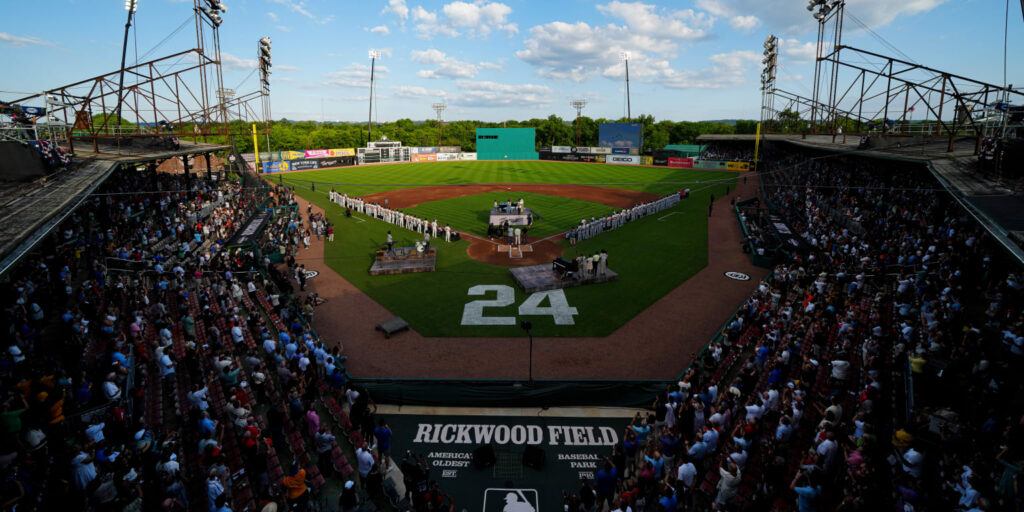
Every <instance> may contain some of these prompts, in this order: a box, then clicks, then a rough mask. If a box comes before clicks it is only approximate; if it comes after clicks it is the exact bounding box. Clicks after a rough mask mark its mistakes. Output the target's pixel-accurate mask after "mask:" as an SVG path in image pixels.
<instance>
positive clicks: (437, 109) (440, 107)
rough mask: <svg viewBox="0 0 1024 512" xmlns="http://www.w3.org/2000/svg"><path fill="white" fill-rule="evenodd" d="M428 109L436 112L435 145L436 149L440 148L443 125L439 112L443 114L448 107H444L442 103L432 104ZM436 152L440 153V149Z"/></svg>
mask: <svg viewBox="0 0 1024 512" xmlns="http://www.w3.org/2000/svg"><path fill="white" fill-rule="evenodd" d="M430 108H432V109H434V111H435V112H437V145H438V147H440V146H441V126H442V125H443V124H444V123H443V122H442V121H441V112H444V109H446V108H448V105H445V104H444V103H434V104H433V105H431V106H430ZM438 151H440V149H438Z"/></svg>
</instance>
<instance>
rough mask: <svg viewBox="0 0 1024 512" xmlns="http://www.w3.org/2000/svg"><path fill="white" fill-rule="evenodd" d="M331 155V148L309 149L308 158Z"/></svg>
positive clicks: (307, 151)
mask: <svg viewBox="0 0 1024 512" xmlns="http://www.w3.org/2000/svg"><path fill="white" fill-rule="evenodd" d="M329 156H331V150H329V149H307V150H306V158H327V157H329Z"/></svg>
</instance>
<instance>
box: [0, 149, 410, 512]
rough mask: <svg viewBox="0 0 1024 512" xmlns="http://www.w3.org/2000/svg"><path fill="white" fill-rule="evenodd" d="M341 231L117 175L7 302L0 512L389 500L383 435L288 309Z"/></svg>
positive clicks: (297, 311)
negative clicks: (330, 491) (324, 497)
mask: <svg viewBox="0 0 1024 512" xmlns="http://www.w3.org/2000/svg"><path fill="white" fill-rule="evenodd" d="M262 212H266V213H267V214H270V213H271V212H273V213H275V214H277V215H275V216H274V218H273V220H272V221H271V222H270V224H269V225H268V227H267V229H264V230H263V231H262V234H261V236H260V238H259V240H258V241H257V242H255V243H253V244H249V245H247V246H242V247H235V246H233V244H232V242H231V241H232V240H233V237H235V235H236V233H237V232H238V231H239V230H241V229H242V228H243V227H244V226H246V225H247V223H249V222H250V221H252V220H253V219H254V218H255V217H257V214H259V213H262ZM329 233H333V231H332V227H331V225H330V223H329V222H328V221H327V219H325V218H323V217H322V215H318V214H314V213H313V212H312V211H311V210H310V211H307V212H306V213H305V214H303V213H302V212H299V211H298V208H297V204H296V203H295V201H294V197H293V196H292V194H291V191H290V190H288V189H287V188H284V187H277V188H269V187H253V186H252V183H249V184H248V186H243V181H242V180H240V179H238V178H234V179H231V180H221V181H212V180H207V179H201V178H193V179H188V180H187V179H186V178H185V177H183V176H181V175H167V174H155V173H148V172H138V171H135V170H134V169H131V170H118V171H116V172H115V173H114V174H113V175H112V176H110V178H109V179H108V180H107V181H106V182H105V183H104V184H103V185H102V186H101V187H100V188H99V189H98V190H97V191H96V193H94V194H93V195H91V196H90V197H89V198H88V199H87V200H86V201H85V203H84V204H83V205H82V206H81V207H80V208H78V209H77V210H76V211H75V212H74V213H73V214H72V215H71V216H70V217H69V218H68V219H67V220H65V221H64V222H63V223H62V224H61V225H60V226H59V227H58V228H57V229H56V230H55V231H54V234H53V236H52V237H51V239H49V240H46V241H45V242H44V243H43V244H41V246H40V247H39V248H37V249H36V250H35V251H34V252H33V253H30V254H28V255H26V257H25V258H23V260H22V262H21V263H20V264H18V265H17V266H16V267H15V268H14V269H12V270H11V271H10V272H9V273H8V274H7V275H8V277H9V280H8V281H7V282H6V283H4V285H3V286H2V292H3V293H2V299H0V300H2V301H3V303H4V311H5V313H6V315H5V323H6V326H7V332H8V333H9V338H8V341H7V343H6V345H5V350H4V351H3V353H2V355H0V386H2V393H3V396H2V405H0V407H2V412H0V418H2V422H0V428H2V429H3V434H4V436H3V438H2V439H0V452H2V453H0V471H2V472H3V477H4V483H3V486H2V487H0V489H2V490H0V503H2V504H3V508H4V509H5V510H6V509H12V508H14V507H17V509H18V510H57V509H70V510H81V509H86V508H91V509H94V510H171V511H183V510H216V511H218V512H224V511H228V510H266V511H271V510H277V509H278V507H284V506H287V507H290V509H292V510H303V509H306V508H307V507H308V506H309V504H310V502H311V500H313V499H315V498H318V497H319V494H318V491H319V490H320V489H322V488H323V487H324V486H325V485H326V483H327V478H334V481H336V482H338V487H339V489H338V493H337V494H338V496H339V503H340V506H341V507H342V508H343V509H344V510H355V509H357V508H358V507H359V505H360V503H361V502H362V501H364V500H369V501H372V502H376V503H379V504H381V505H383V503H384V502H385V500H386V499H388V498H389V497H393V496H392V495H393V494H394V492H390V493H389V492H388V488H387V486H386V485H385V479H384V478H383V475H384V474H386V472H387V471H388V470H389V469H394V468H395V467H397V462H392V461H390V460H386V459H385V457H386V454H387V446H388V445H389V441H390V429H389V428H388V427H387V425H386V423H384V422H383V421H381V422H380V424H378V420H377V418H376V417H375V415H374V406H373V403H372V401H371V400H370V397H369V394H368V393H367V392H365V390H361V389H359V388H357V387H355V386H352V385H350V384H349V383H348V380H347V378H346V373H345V369H344V366H343V364H344V361H345V356H343V355H342V354H341V345H340V343H333V342H332V343H328V342H327V341H326V340H323V339H321V338H320V337H319V336H318V335H317V334H316V333H315V332H313V331H312V329H311V328H310V324H309V321H310V320H311V319H312V315H313V307H314V305H315V304H316V301H315V300H314V298H313V297H307V299H306V300H305V301H302V300H300V299H299V298H298V296H297V295H295V294H293V292H294V291H295V289H296V288H301V287H303V286H304V279H305V274H304V272H300V271H299V270H304V269H302V268H301V265H295V257H294V256H295V253H296V252H298V251H300V250H302V249H300V248H301V247H305V246H308V242H306V241H303V240H302V238H303V237H308V236H310V235H314V234H315V235H316V236H318V237H319V236H329ZM279 262H284V263H286V265H277V263H279ZM268 404H270V405H269V406H268ZM321 416H324V419H322V420H321ZM328 418H329V419H328ZM339 442H340V444H339ZM350 445H351V446H354V447H355V448H356V450H355V452H354V454H353V455H352V457H353V459H354V462H353V463H352V464H349V456H347V455H346V453H345V450H343V447H348V446H350ZM349 453H351V452H349ZM314 457H315V462H314ZM382 462H383V463H382ZM423 474H424V475H427V474H428V472H427V471H423ZM413 494H414V496H415V495H422V493H413ZM399 498H400V497H399Z"/></svg>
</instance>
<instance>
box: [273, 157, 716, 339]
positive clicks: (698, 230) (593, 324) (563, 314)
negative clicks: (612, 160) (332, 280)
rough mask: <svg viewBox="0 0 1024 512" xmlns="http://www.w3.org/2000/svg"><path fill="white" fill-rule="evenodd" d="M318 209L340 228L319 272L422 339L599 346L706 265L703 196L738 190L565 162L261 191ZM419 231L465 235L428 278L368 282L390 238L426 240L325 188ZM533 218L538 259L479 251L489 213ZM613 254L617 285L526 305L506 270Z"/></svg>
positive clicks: (442, 251)
mask: <svg viewBox="0 0 1024 512" xmlns="http://www.w3.org/2000/svg"><path fill="white" fill-rule="evenodd" d="M269 179H270V180H271V181H272V182H274V183H282V184H285V185H289V186H292V187H294V188H295V191H296V193H297V194H298V195H299V196H301V197H303V198H304V199H307V200H309V201H311V202H313V203H314V204H316V205H317V206H319V207H321V208H323V209H324V211H325V212H326V215H327V217H328V218H329V219H330V220H331V222H333V223H334V225H335V233H336V234H335V241H334V242H333V243H329V244H325V246H324V247H325V248H324V255H323V258H324V263H326V264H327V266H329V267H330V268H331V269H333V270H334V271H335V272H337V273H338V274H339V275H341V276H342V277H344V278H345V279H346V280H348V281H349V282H350V283H352V284H353V285H354V286H356V287H357V288H358V289H359V290H361V291H362V292H363V293H365V294H366V295H368V296H369V297H370V298H372V299H373V300H374V301H376V302H378V303H379V304H381V305H382V306H384V307H385V308H387V310H388V311H390V312H392V313H393V314H395V315H398V316H401V317H402V318H404V319H405V320H406V321H408V322H409V324H410V325H411V327H412V328H413V329H415V330H416V331H417V332H419V333H420V334H421V335H423V336H425V337H445V338H458V337H488V338H490V337H516V336H524V335H525V332H524V331H523V330H522V329H520V327H519V322H520V321H521V320H529V321H530V322H531V323H532V325H533V331H532V333H533V334H534V335H536V336H546V337H573V338H579V337H603V336H607V335H608V334H610V333H611V332H613V331H614V330H615V329H616V328H618V327H619V326H621V325H623V324H624V323H625V322H627V321H628V320H630V319H631V318H633V317H634V316H636V315H637V314H638V313H640V312H641V311H643V310H644V309H645V308H647V307H648V306H650V305H651V304H652V303H654V302H655V301H657V300H658V299H660V298H661V297H663V296H664V295H665V294H666V293H668V292H669V291H671V290H672V289H674V288H675V287H677V286H678V285H679V284H680V283H682V282H684V281H686V280H687V279H688V278H689V277H691V276H692V275H694V274H695V273H696V272H698V271H699V270H700V269H702V268H703V267H705V266H706V265H707V257H708V256H707V255H708V250H707V249H708V241H707V225H708V223H707V214H708V212H707V206H708V202H709V198H710V196H711V195H712V194H714V195H715V196H717V197H721V196H723V195H725V192H726V189H727V187H729V188H730V189H731V188H734V187H735V181H736V175H735V173H727V172H721V171H701V170H689V169H668V168H654V167H634V166H618V165H600V164H582V163H568V162H542V161H530V162H519V161H514V162H497V161H480V162H438V163H414V164H392V165H377V166H361V167H349V168H339V169H331V170H318V171H310V172H297V173H288V174H284V175H277V176H273V177H271V178H269ZM332 188H333V189H334V190H336V191H337V192H339V193H347V194H348V195H349V196H351V197H362V198H364V199H366V200H369V201H374V202H377V203H379V204H382V205H383V204H384V202H385V199H386V200H387V201H388V205H389V206H390V207H391V208H393V209H398V210H401V211H403V212H405V213H409V214H412V215H416V216H419V217H422V218H427V219H433V218H437V219H438V222H439V223H440V224H448V225H450V226H452V228H453V229H454V230H457V231H459V232H461V233H462V234H463V235H464V236H463V239H462V240H461V241H459V242H452V243H446V242H444V241H443V239H435V240H434V241H433V244H434V245H435V246H436V247H437V253H438V257H437V268H436V271H435V272H429V273H418V274H401V275H386V276H370V275H369V274H368V269H369V267H370V265H371V264H372V263H373V259H374V253H375V251H376V250H377V249H378V248H380V246H381V245H383V244H384V242H385V240H386V235H387V232H388V231H389V230H390V231H391V233H392V235H393V236H394V240H395V245H396V246H402V245H412V244H413V243H414V242H415V241H417V240H421V239H422V235H419V234H417V233H414V232H412V231H407V230H405V229H402V228H399V227H397V226H394V225H390V224H386V223H384V222H382V221H379V220H376V219H372V218H369V217H366V216H363V215H361V214H358V213H354V214H353V215H352V217H346V216H345V214H344V213H345V212H344V209H342V208H341V207H340V206H338V205H335V204H332V203H331V202H330V201H329V200H328V192H329V191H330V190H331V189H332ZM687 188H688V189H691V196H690V198H689V199H687V200H684V201H681V202H680V203H679V204H678V205H676V206H674V207H672V208H670V209H668V210H664V211H662V212H659V213H657V214H654V215H651V216H647V217H644V218H641V219H640V220H638V221H635V222H630V223H627V224H626V225H625V226H623V227H622V228H620V229H616V230H613V231H609V232H605V233H602V234H600V235H598V236H597V237H595V238H593V239H590V240H587V241H585V242H582V243H580V244H577V245H576V246H575V247H571V246H570V245H569V243H568V241H567V240H566V239H565V237H564V232H565V231H567V230H568V229H570V228H572V227H573V226H574V225H576V224H578V223H579V222H580V219H589V218H590V217H592V216H593V217H600V216H602V215H607V214H610V213H612V212H613V211H615V210H618V209H622V208H627V207H630V206H632V205H634V204H638V203H641V202H646V201H651V200H653V199H657V198H658V197H660V196H664V195H666V194H670V193H676V192H678V191H679V190H681V189H687ZM520 197H522V198H523V199H524V201H525V203H526V206H527V207H528V208H530V209H531V210H533V211H535V212H536V214H537V216H538V218H537V220H536V221H535V224H534V227H533V229H531V232H530V242H531V244H533V247H534V248H535V250H536V253H535V254H532V255H529V254H528V255H526V256H527V257H526V258H524V259H522V260H514V259H510V258H509V257H508V255H507V254H505V253H499V252H498V244H497V241H492V240H489V239H487V238H486V228H487V215H488V212H489V210H490V208H491V206H492V204H493V202H494V201H495V200H506V199H512V200H518V199H519V198H520ZM602 249H604V250H606V251H607V252H608V255H609V257H608V267H609V268H610V269H611V270H613V271H614V272H616V273H618V274H619V279H618V280H617V281H613V282H608V283H602V284H595V285H588V286H582V287H577V288H571V289H567V290H564V292H563V291H554V292H540V293H536V294H533V295H532V296H531V295H528V294H526V293H525V292H523V291H522V290H521V289H519V288H518V287H516V285H515V283H514V281H513V279H512V278H511V275H510V274H509V268H510V267H511V266H515V265H522V264H529V263H549V262H550V261H551V259H552V257H554V256H556V255H562V256H563V257H565V258H567V259H569V258H572V257H574V256H575V255H576V254H577V253H579V254H585V255H592V254H594V253H597V252H599V251H601V250H602Z"/></svg>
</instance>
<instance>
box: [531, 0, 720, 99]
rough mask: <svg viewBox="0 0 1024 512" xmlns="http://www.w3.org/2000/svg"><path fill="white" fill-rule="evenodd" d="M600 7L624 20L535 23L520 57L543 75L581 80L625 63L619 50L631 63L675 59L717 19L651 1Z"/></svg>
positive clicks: (607, 71) (612, 69) (608, 71)
mask: <svg viewBox="0 0 1024 512" xmlns="http://www.w3.org/2000/svg"><path fill="white" fill-rule="evenodd" d="M597 8H598V10H599V11H601V12H603V13H605V14H607V15H608V16H611V17H614V18H620V19H622V20H623V21H624V22H625V24H624V25H617V24H615V23H609V24H607V25H603V26H597V25H595V26H591V25H589V24H587V23H584V22H576V23H565V22H561V21H555V22H551V23H547V24H544V25H537V26H534V27H533V28H531V29H530V35H529V37H528V38H527V39H526V40H525V41H524V42H523V44H524V46H525V49H523V50H519V51H517V52H516V53H515V55H516V57H517V58H519V59H521V60H523V61H524V62H527V63H529V64H531V65H533V66H534V67H536V68H537V73H538V74H539V75H542V76H547V77H550V78H560V79H569V80H572V81H574V82H577V83H578V82H583V81H585V80H587V79H588V78H590V77H592V76H595V75H597V74H607V73H610V72H614V69H615V68H621V67H622V64H620V62H619V54H620V53H621V52H630V53H631V54H632V59H631V60H630V67H632V65H633V63H634V61H637V62H639V61H644V60H648V59H655V58H657V59H668V58H671V57H673V56H674V53H675V51H676V50H677V49H678V43H679V42H680V41H692V40H698V39H703V38H706V37H708V31H709V30H710V29H711V27H712V25H713V24H714V19H713V18H711V17H709V16H707V15H706V14H704V13H697V12H694V11H693V10H690V9H686V10H674V11H673V10H667V9H661V10H657V9H656V8H655V6H653V5H649V4H643V3H624V2H620V1H618V0H616V1H613V2H611V3H609V4H605V5H599V6H597Z"/></svg>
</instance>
